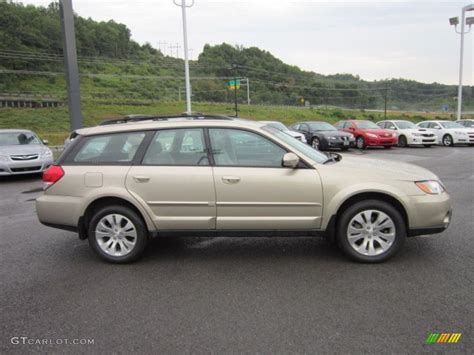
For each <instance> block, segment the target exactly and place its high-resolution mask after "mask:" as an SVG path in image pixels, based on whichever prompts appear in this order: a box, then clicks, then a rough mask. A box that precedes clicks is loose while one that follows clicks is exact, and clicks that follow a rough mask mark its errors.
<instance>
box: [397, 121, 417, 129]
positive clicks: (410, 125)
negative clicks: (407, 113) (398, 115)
mask: <svg viewBox="0 0 474 355" xmlns="http://www.w3.org/2000/svg"><path fill="white" fill-rule="evenodd" d="M395 123H396V124H397V126H398V128H400V129H410V128H414V129H417V128H418V127H417V126H416V124H414V123H413V122H410V121H395Z"/></svg>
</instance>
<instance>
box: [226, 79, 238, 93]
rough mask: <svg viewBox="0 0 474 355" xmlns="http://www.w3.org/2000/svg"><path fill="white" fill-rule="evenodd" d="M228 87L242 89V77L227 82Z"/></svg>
mask: <svg viewBox="0 0 474 355" xmlns="http://www.w3.org/2000/svg"><path fill="white" fill-rule="evenodd" d="M227 87H228V88H229V90H239V89H240V79H237V80H230V81H229V82H228V83H227Z"/></svg>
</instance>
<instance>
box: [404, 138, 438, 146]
mask: <svg viewBox="0 0 474 355" xmlns="http://www.w3.org/2000/svg"><path fill="white" fill-rule="evenodd" d="M407 143H408V145H424V144H433V145H435V144H438V139H437V138H436V136H432V137H423V136H420V137H414V136H408V137H407Z"/></svg>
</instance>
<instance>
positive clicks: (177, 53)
mask: <svg viewBox="0 0 474 355" xmlns="http://www.w3.org/2000/svg"><path fill="white" fill-rule="evenodd" d="M168 48H169V49H170V53H171V56H173V49H176V58H178V56H179V51H178V50H179V48H181V46H180V45H179V44H178V43H176V44H175V45H174V46H173V45H170V46H169V47H168Z"/></svg>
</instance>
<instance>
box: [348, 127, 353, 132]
mask: <svg viewBox="0 0 474 355" xmlns="http://www.w3.org/2000/svg"><path fill="white" fill-rule="evenodd" d="M347 128H348V129H349V131H355V128H354V127H347Z"/></svg>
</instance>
